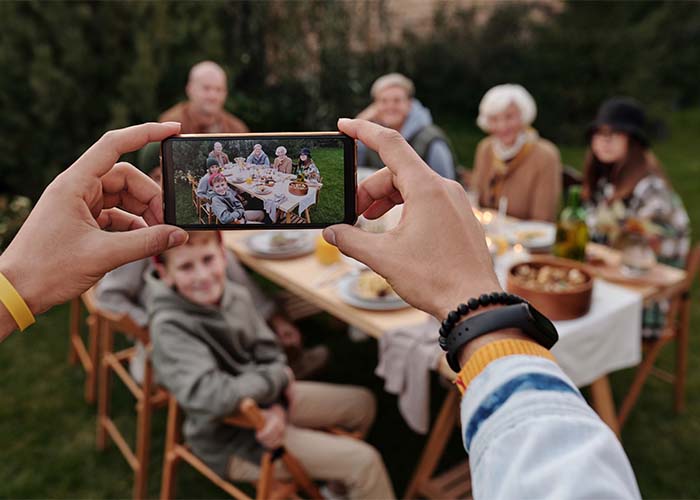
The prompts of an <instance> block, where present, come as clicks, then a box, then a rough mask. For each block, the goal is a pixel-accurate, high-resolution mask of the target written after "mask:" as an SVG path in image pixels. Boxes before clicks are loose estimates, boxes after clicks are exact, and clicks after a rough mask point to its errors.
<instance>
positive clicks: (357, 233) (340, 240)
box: [323, 224, 384, 267]
mask: <svg viewBox="0 0 700 500" xmlns="http://www.w3.org/2000/svg"><path fill="white" fill-rule="evenodd" d="M323 238H324V239H325V240H326V241H327V242H328V243H330V244H331V245H335V246H336V247H338V249H339V250H340V251H341V252H343V253H344V254H345V255H347V256H348V257H352V258H353V259H356V260H359V261H360V262H362V263H363V264H366V265H368V266H369V267H373V266H372V262H370V261H372V260H374V256H376V255H381V254H382V253H381V252H378V251H377V250H378V248H379V246H380V245H381V243H382V241H383V238H384V235H383V234H381V233H368V232H367V231H363V230H362V229H360V228H358V227H355V226H350V225H348V224H337V225H335V226H330V227H327V228H326V229H324V230H323Z"/></svg>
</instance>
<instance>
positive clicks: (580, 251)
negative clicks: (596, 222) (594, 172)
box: [554, 186, 588, 261]
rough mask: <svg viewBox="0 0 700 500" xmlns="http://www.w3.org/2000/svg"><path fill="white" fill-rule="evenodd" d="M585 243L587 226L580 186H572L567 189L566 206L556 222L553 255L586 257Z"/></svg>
mask: <svg viewBox="0 0 700 500" xmlns="http://www.w3.org/2000/svg"><path fill="white" fill-rule="evenodd" d="M586 243H588V226H587V225H586V210H585V209H584V208H583V206H582V205H581V188H580V186H572V187H571V188H570V189H569V195H568V197H567V200H566V206H565V207H564V209H563V210H562V211H561V214H560V215H559V222H557V239H556V241H555V243H554V255H555V256H557V257H563V258H565V259H573V260H580V261H582V260H583V259H584V258H585V257H586Z"/></svg>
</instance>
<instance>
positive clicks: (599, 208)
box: [583, 97, 690, 336]
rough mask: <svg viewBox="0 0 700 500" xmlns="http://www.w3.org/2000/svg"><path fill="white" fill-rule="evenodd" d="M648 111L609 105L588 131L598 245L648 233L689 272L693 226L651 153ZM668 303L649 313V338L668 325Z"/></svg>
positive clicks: (587, 193)
mask: <svg viewBox="0 0 700 500" xmlns="http://www.w3.org/2000/svg"><path fill="white" fill-rule="evenodd" d="M646 128H647V124H646V117H645V113H644V109H643V108H642V106H641V105H640V104H639V103H638V102H637V101H635V100H634V99H631V98H629V97H614V98H612V99H609V100H607V101H605V102H604V103H603V104H602V105H601V107H600V109H599V110H598V115H597V117H596V119H595V121H594V122H593V123H591V125H590V126H589V128H588V131H587V138H588V143H589V149H588V152H587V153H586V159H585V165H584V174H583V175H584V179H583V198H584V200H585V201H586V203H587V217H588V221H587V222H588V226H589V229H590V231H591V236H592V238H593V240H594V241H599V242H602V243H606V244H612V243H614V242H615V239H616V238H618V237H619V236H620V235H621V234H622V232H623V230H624V229H625V227H624V226H627V229H631V230H634V231H636V232H639V233H642V237H644V238H645V239H647V240H648V241H649V244H650V247H651V248H652V250H653V251H654V253H655V255H656V258H657V260H658V261H660V262H663V263H665V264H669V265H673V266H676V267H683V266H684V264H685V259H686V257H687V255H688V250H689V248H690V221H689V219H688V214H687V212H686V211H685V208H684V207H683V202H682V201H681V199H680V197H679V196H678V195H677V194H676V193H675V191H674V190H673V187H672V186H671V183H670V182H669V180H668V178H667V176H666V174H665V173H664V171H663V168H662V167H661V165H660V163H659V162H658V160H657V159H656V156H654V153H652V152H651V150H650V148H649V139H648V138H647V134H646ZM663 308H664V304H655V305H654V306H653V307H651V308H649V309H647V310H645V315H644V316H645V317H644V320H645V321H644V334H645V335H647V336H654V335H656V334H658V332H659V331H660V327H661V326H663V325H662V319H661V318H662V317H663Z"/></svg>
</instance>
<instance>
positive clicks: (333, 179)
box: [309, 148, 345, 223]
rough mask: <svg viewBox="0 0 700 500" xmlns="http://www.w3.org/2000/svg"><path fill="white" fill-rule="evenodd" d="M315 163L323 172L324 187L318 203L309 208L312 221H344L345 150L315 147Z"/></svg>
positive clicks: (319, 194)
mask: <svg viewBox="0 0 700 500" xmlns="http://www.w3.org/2000/svg"><path fill="white" fill-rule="evenodd" d="M313 158H314V163H316V166H317V167H318V170H319V172H321V177H322V178H323V187H322V188H321V191H320V192H319V193H318V203H317V204H316V205H314V206H312V207H311V208H310V209H309V215H310V216H311V222H314V223H338V222H342V221H343V215H345V214H344V210H343V202H344V193H345V191H344V179H343V175H344V170H343V150H342V149H337V148H315V149H314V151H313Z"/></svg>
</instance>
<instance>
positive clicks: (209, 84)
mask: <svg viewBox="0 0 700 500" xmlns="http://www.w3.org/2000/svg"><path fill="white" fill-rule="evenodd" d="M185 92H186V94H187V99H188V100H187V101H185V102H181V103H179V104H176V105H175V106H173V107H172V108H170V109H169V110H167V111H165V112H164V113H163V114H162V115H160V117H159V118H158V120H159V121H161V122H166V121H174V122H180V123H181V124H182V129H181V133H183V134H212V133H219V132H229V133H244V132H248V131H249V129H248V126H247V125H246V124H245V123H243V122H242V121H241V120H239V119H238V118H236V117H235V116H233V115H232V114H230V113H227V112H226V111H225V110H224V103H225V102H226V96H227V94H228V86H227V83H226V73H225V72H224V70H223V69H222V68H221V66H219V65H218V64H216V63H214V62H212V61H203V62H200V63H198V64H195V65H194V66H193V67H192V69H191V70H190V76H189V79H188V80H187V87H185Z"/></svg>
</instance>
